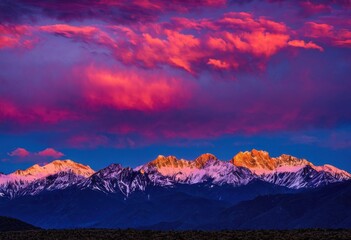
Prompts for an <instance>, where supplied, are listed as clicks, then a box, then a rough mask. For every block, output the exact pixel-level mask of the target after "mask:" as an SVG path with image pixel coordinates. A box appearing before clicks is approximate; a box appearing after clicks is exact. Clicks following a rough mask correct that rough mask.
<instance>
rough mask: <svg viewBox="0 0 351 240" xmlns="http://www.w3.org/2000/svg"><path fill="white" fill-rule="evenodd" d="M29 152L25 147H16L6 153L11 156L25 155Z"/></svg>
mask: <svg viewBox="0 0 351 240" xmlns="http://www.w3.org/2000/svg"><path fill="white" fill-rule="evenodd" d="M29 154H30V152H28V151H27V150H26V149H24V148H16V149H15V150H13V151H12V152H10V153H9V154H8V155H9V156H11V157H21V158H23V157H27V156H28V155H29Z"/></svg>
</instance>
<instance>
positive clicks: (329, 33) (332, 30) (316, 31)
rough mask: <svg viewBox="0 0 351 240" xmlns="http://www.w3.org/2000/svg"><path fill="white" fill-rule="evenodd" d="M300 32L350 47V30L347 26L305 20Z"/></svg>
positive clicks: (339, 45) (328, 42)
mask: <svg viewBox="0 0 351 240" xmlns="http://www.w3.org/2000/svg"><path fill="white" fill-rule="evenodd" d="M350 26H351V22H350V23H349V27H350ZM302 34H304V36H306V37H310V38H314V39H316V40H319V41H323V42H325V43H326V44H330V45H334V46H337V47H351V30H350V29H349V28H348V29H346V28H340V27H335V26H332V25H330V24H327V23H316V22H307V23H306V24H305V26H304V27H303V29H302Z"/></svg>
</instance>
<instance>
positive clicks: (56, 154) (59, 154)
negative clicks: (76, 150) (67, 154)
mask: <svg viewBox="0 0 351 240" xmlns="http://www.w3.org/2000/svg"><path fill="white" fill-rule="evenodd" d="M37 155H39V156H41V157H52V158H60V157H62V156H64V154H63V153H62V152H59V151H56V150H55V149H53V148H46V149H44V150H43V151H40V152H38V153H37Z"/></svg>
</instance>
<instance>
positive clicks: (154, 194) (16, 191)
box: [0, 150, 351, 230]
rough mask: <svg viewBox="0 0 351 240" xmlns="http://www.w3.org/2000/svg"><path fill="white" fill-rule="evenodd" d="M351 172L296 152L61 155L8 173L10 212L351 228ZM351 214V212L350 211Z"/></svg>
mask: <svg viewBox="0 0 351 240" xmlns="http://www.w3.org/2000/svg"><path fill="white" fill-rule="evenodd" d="M348 179H350V174H349V173H347V172H345V171H343V170H340V169H337V168H335V167H333V166H330V165H325V166H315V165H313V164H312V163H310V162H308V161H307V160H305V159H298V158H295V157H292V156H288V155H282V156H280V157H277V158H271V157H270V156H269V154H268V153H267V152H264V151H257V150H252V151H251V152H241V153H239V154H237V155H236V156H235V157H234V158H233V159H232V160H231V161H221V160H219V159H217V158H216V157H215V156H214V155H212V154H203V155H201V156H199V157H198V158H197V159H195V160H194V161H188V160H184V159H177V158H176V157H173V156H168V157H165V156H161V155H160V156H158V157H157V158H156V159H155V160H153V161H151V162H149V163H146V164H145V165H143V166H140V167H137V168H135V169H132V168H128V167H127V168H124V167H122V166H121V165H119V164H111V165H110V166H108V167H106V168H104V169H101V170H99V171H97V172H95V171H94V170H92V169H91V168H90V167H88V166H84V165H82V164H78V163H75V162H73V161H71V160H64V161H61V160H56V161H54V162H52V163H49V164H47V165H45V166H39V165H35V166H33V167H31V168H29V169H27V170H24V171H16V172H15V173H12V174H8V175H1V176H0V212H1V214H2V215H5V216H10V217H15V218H18V219H21V220H23V221H26V222H29V223H31V224H34V225H36V226H40V227H43V228H78V227H79V228H82V227H98V228H99V227H102V228H141V229H213V230H216V229H270V228H274V229H285V228H306V227H312V228H313V227H328V228H338V227H351V222H350V219H349V217H348V216H349V215H351V214H349V212H350V209H351V206H350V204H349V201H348V199H349V197H351V196H350V194H351V193H350V192H351V189H350V180H348ZM350 213H351V212H350Z"/></svg>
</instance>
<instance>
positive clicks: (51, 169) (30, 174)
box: [0, 159, 95, 184]
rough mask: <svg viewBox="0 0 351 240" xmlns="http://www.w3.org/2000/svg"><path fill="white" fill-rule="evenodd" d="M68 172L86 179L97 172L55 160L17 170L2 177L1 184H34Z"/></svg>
mask: <svg viewBox="0 0 351 240" xmlns="http://www.w3.org/2000/svg"><path fill="white" fill-rule="evenodd" d="M68 171H70V172H72V173H74V174H76V175H79V176H82V177H85V178H86V177H89V176H91V175H92V174H93V173H94V172H95V171H94V170H93V169H91V168H90V167H89V166H86V165H83V164H80V163H76V162H74V161H72V160H69V159H67V160H55V161H52V162H51V163H48V164H46V165H43V166H40V165H39V164H35V165H33V166H31V167H29V168H27V169H25V170H17V171H15V172H13V173H11V174H7V175H1V176H0V184H4V183H9V182H16V181H24V182H32V181H35V180H37V179H40V178H44V177H47V176H50V175H53V174H56V173H59V172H68Z"/></svg>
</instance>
